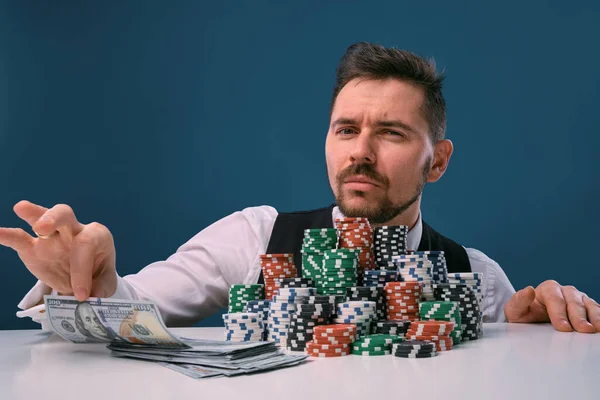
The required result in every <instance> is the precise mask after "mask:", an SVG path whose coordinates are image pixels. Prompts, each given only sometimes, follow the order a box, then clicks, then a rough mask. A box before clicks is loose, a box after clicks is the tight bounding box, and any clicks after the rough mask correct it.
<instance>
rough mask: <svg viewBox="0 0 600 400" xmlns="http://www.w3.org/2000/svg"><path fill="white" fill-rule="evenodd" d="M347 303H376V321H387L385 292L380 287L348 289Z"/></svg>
mask: <svg viewBox="0 0 600 400" xmlns="http://www.w3.org/2000/svg"><path fill="white" fill-rule="evenodd" d="M346 301H374V302H375V304H376V306H375V320H376V321H379V320H384V319H386V315H387V314H386V302H385V290H384V288H383V287H379V286H355V287H350V288H347V289H346Z"/></svg>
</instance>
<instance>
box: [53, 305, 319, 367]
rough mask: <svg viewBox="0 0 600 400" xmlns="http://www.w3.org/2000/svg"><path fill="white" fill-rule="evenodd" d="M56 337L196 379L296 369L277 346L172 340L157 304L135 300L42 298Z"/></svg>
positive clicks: (291, 357)
mask: <svg viewBox="0 0 600 400" xmlns="http://www.w3.org/2000/svg"><path fill="white" fill-rule="evenodd" d="M44 302H45V305H46V313H47V317H48V321H49V322H50V325H51V326H52V329H53V330H54V332H56V333H57V334H58V335H60V336H61V337H63V338H64V339H66V340H69V341H71V342H74V343H93V342H95V343H98V342H103V343H108V348H109V349H110V350H111V353H110V354H111V355H113V356H116V357H130V358H137V359H142V360H151V361H157V362H158V363H159V364H160V365H162V366H164V367H167V368H169V369H172V370H174V371H178V372H181V373H183V374H185V375H188V376H191V377H193V378H207V377H214V376H235V375H241V374H247V373H255V372H259V371H266V370H271V369H278V368H283V367H288V366H292V365H297V364H299V363H301V362H303V361H304V360H306V358H307V357H308V356H306V355H304V354H296V355H291V354H286V353H285V352H284V351H283V350H281V349H279V348H278V347H277V346H276V345H275V343H274V342H270V341H269V342H229V341H218V340H205V339H187V338H182V337H177V336H175V335H173V334H172V333H171V332H169V330H168V329H167V327H166V326H165V324H164V323H163V320H162V318H161V317H160V313H159V312H158V309H157V307H156V305H155V304H154V303H152V302H146V301H136V300H113V299H99V298H96V299H94V298H90V299H88V300H87V301H84V302H79V301H77V300H76V299H75V298H74V297H71V296H44Z"/></svg>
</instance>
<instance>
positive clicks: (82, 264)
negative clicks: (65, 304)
mask: <svg viewBox="0 0 600 400" xmlns="http://www.w3.org/2000/svg"><path fill="white" fill-rule="evenodd" d="M13 209H14V211H15V213H16V214H17V215H18V216H19V218H21V219H23V220H24V221H26V222H27V223H28V224H29V225H30V226H31V227H32V229H33V231H34V232H35V233H36V234H37V235H38V237H37V238H34V237H32V236H31V235H29V234H28V233H27V232H25V231H24V230H23V229H20V228H0V244H1V245H3V246H7V247H11V248H12V249H14V250H15V251H16V252H17V253H18V254H19V257H20V258H21V260H22V261H23V263H24V264H25V266H26V267H27V269H28V270H29V271H30V272H31V273H32V274H33V275H35V277H36V278H38V279H39V280H40V281H42V282H44V283H45V284H46V285H48V286H50V287H51V288H52V289H55V290H56V291H58V292H59V293H60V294H65V295H66V294H73V295H74V296H75V297H76V298H77V300H79V301H83V300H85V299H87V298H88V297H90V296H92V297H110V296H112V295H113V294H114V293H115V291H116V290H117V272H116V268H115V260H116V253H115V245H114V241H113V237H112V234H111V233H110V231H109V230H108V228H106V227H105V226H104V225H101V224H99V223H97V222H92V223H90V224H87V225H84V224H81V223H79V221H77V218H76V217H75V213H74V212H73V210H72V209H71V207H69V206H67V205H65V204H59V205H56V206H54V207H52V208H50V209H47V208H45V207H41V206H38V205H36V204H33V203H30V202H29V201H26V200H23V201H20V202H19V203H17V204H16V205H15V206H14V208H13Z"/></svg>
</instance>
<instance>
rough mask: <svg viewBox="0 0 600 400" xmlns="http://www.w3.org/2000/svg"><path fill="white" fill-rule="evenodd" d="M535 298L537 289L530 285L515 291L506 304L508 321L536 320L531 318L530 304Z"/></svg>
mask: <svg viewBox="0 0 600 400" xmlns="http://www.w3.org/2000/svg"><path fill="white" fill-rule="evenodd" d="M534 300H535V289H533V287H531V286H528V287H526V288H525V289H521V290H519V291H518V292H517V293H515V294H514V295H513V296H512V297H511V298H510V299H509V300H508V301H507V302H506V304H505V305H504V315H505V316H506V320H507V321H508V322H535V321H531V320H530V306H531V304H532V303H533V301H534Z"/></svg>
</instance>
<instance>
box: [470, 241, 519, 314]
mask: <svg viewBox="0 0 600 400" xmlns="http://www.w3.org/2000/svg"><path fill="white" fill-rule="evenodd" d="M465 250H466V251H467V255H468V256H469V261H470V263H471V269H472V271H473V272H480V273H482V274H483V304H482V308H483V322H506V316H505V315H504V304H506V302H507V301H508V300H509V299H510V298H511V297H512V295H513V294H515V289H514V287H513V285H512V284H511V283H510V281H509V280H508V277H507V276H506V274H505V273H504V271H503V270H502V268H500V265H498V263H497V262H496V261H494V260H492V259H491V258H489V257H488V256H487V255H485V254H484V253H483V252H481V251H479V250H477V249H472V248H465Z"/></svg>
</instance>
